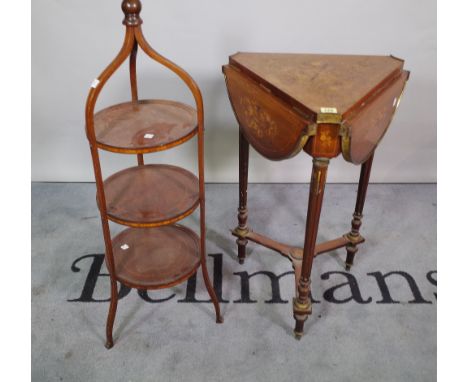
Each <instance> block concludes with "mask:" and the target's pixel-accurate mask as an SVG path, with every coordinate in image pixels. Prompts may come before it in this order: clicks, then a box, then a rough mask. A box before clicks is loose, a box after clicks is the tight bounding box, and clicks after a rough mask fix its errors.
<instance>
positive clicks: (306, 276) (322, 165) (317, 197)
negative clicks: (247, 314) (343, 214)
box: [293, 158, 329, 339]
mask: <svg viewBox="0 0 468 382" xmlns="http://www.w3.org/2000/svg"><path fill="white" fill-rule="evenodd" d="M328 163H329V159H327V158H314V167H313V170H312V179H311V181H310V190H309V207H308V210H307V222H306V233H305V240H304V255H303V259H302V269H301V277H300V279H299V285H297V294H296V295H297V297H296V298H294V300H293V311H294V318H295V320H296V327H295V329H294V334H295V335H296V338H297V339H300V338H301V336H302V334H303V331H304V322H305V320H307V317H308V316H309V315H310V314H312V301H311V299H310V273H311V272H312V262H313V260H314V253H315V243H316V241H317V232H318V226H319V220H320V212H321V209H322V201H323V193H324V190H325V182H326V177H327V169H328Z"/></svg>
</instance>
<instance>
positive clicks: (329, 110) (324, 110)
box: [320, 107, 338, 114]
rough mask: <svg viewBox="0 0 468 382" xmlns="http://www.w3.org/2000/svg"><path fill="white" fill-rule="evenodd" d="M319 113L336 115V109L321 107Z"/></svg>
mask: <svg viewBox="0 0 468 382" xmlns="http://www.w3.org/2000/svg"><path fill="white" fill-rule="evenodd" d="M320 112H321V113H333V114H336V113H338V110H336V107H321V108H320Z"/></svg>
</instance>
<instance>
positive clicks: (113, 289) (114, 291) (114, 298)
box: [106, 278, 118, 349]
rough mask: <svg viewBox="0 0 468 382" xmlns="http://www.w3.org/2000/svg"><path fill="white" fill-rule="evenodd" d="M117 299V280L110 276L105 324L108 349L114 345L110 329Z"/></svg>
mask: <svg viewBox="0 0 468 382" xmlns="http://www.w3.org/2000/svg"><path fill="white" fill-rule="evenodd" d="M117 301H118V292H117V281H115V280H114V279H112V278H111V301H110V305H109V315H108V316H107V325H106V337H107V340H106V348H107V349H110V348H111V347H113V346H114V339H113V337H112V330H113V328H114V321H115V313H116V312H117Z"/></svg>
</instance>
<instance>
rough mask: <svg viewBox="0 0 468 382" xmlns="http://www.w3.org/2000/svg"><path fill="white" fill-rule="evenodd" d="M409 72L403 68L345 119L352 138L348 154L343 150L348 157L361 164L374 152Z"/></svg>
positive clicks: (387, 124)
mask: <svg viewBox="0 0 468 382" xmlns="http://www.w3.org/2000/svg"><path fill="white" fill-rule="evenodd" d="M408 75H409V73H408V72H406V71H403V72H402V73H401V75H400V76H398V77H397V78H396V79H394V80H393V81H392V82H391V83H390V84H389V85H388V87H386V88H385V89H382V90H381V91H380V92H378V93H377V94H374V95H373V96H372V99H370V100H369V101H368V102H366V104H365V105H364V106H363V107H362V108H361V109H360V110H358V111H354V112H353V113H352V114H349V116H348V117H346V119H345V120H344V121H343V123H344V124H345V125H347V126H348V129H349V140H350V143H349V154H348V153H347V152H346V151H345V150H343V154H344V155H345V159H346V160H348V161H350V162H352V163H354V164H361V163H364V162H365V161H366V160H367V158H369V156H370V155H371V154H372V153H373V152H374V150H375V148H376V147H377V146H378V144H379V142H380V140H381V139H382V138H383V136H384V134H385V132H386V131H387V129H388V127H389V126H390V122H391V121H392V118H393V116H394V114H395V111H396V109H397V107H398V104H399V102H400V96H401V94H402V92H403V89H404V87H405V84H406V81H407V79H408ZM346 155H348V157H346Z"/></svg>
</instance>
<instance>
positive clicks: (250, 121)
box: [223, 65, 309, 160]
mask: <svg viewBox="0 0 468 382" xmlns="http://www.w3.org/2000/svg"><path fill="white" fill-rule="evenodd" d="M223 70H224V74H225V76H226V85H227V89H228V92H229V98H230V100H231V103H232V106H233V108H234V111H235V114H236V116H237V120H238V122H239V125H240V127H241V129H242V132H243V134H244V135H245V137H246V138H247V140H248V141H249V143H250V144H251V145H252V146H253V147H254V148H255V149H256V150H257V151H258V152H259V153H260V154H262V155H263V156H265V157H267V158H269V159H273V160H280V159H285V158H289V157H291V156H293V155H295V154H297V153H298V152H299V151H300V149H301V148H302V147H303V145H304V144H305V141H306V140H307V135H306V134H307V129H308V126H309V122H307V121H306V120H305V119H303V118H301V116H300V115H299V114H297V113H295V112H294V111H292V110H291V109H290V108H289V107H287V106H286V105H285V104H283V103H282V102H281V101H280V100H278V99H277V98H275V97H274V96H272V95H271V94H270V93H269V92H268V90H266V89H264V88H262V87H259V86H258V85H257V84H255V82H253V81H251V80H249V79H247V78H246V77H245V76H242V75H241V74H240V73H239V72H238V71H237V70H235V69H233V68H232V67H230V66H229V65H227V66H225V67H224V68H223Z"/></svg>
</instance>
